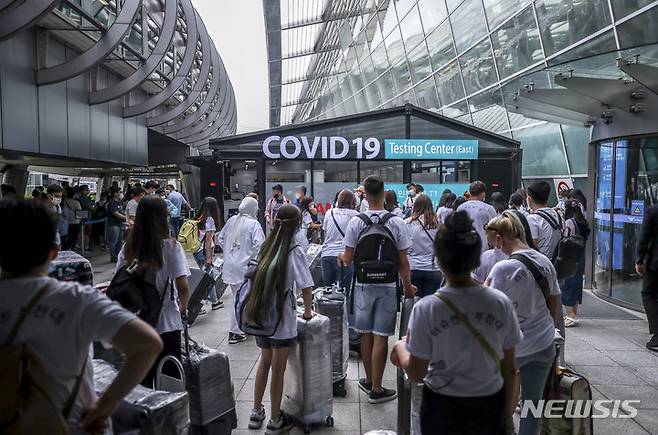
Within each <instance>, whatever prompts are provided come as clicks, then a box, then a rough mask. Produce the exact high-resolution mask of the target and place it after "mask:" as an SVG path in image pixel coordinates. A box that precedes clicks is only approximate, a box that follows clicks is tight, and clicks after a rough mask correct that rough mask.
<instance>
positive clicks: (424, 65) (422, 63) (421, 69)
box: [409, 43, 431, 83]
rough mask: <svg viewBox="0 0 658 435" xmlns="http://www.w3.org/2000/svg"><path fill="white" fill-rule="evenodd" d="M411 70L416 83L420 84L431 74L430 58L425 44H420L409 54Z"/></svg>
mask: <svg viewBox="0 0 658 435" xmlns="http://www.w3.org/2000/svg"><path fill="white" fill-rule="evenodd" d="M409 68H410V69H411V79H412V80H413V82H414V83H419V82H420V81H421V80H423V79H424V78H425V77H427V76H428V75H429V74H430V72H431V68H430V57H429V54H428V53H427V46H426V45H425V43H422V44H420V45H419V46H418V47H416V48H415V49H414V50H413V51H412V52H411V53H409Z"/></svg>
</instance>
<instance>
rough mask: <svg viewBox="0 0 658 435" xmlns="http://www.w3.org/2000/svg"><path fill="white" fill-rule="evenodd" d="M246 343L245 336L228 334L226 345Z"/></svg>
mask: <svg viewBox="0 0 658 435" xmlns="http://www.w3.org/2000/svg"><path fill="white" fill-rule="evenodd" d="M244 341H247V336H246V335H243V334H234V333H232V332H229V333H228V344H238V343H242V342H244Z"/></svg>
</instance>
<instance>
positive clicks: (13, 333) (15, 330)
mask: <svg viewBox="0 0 658 435" xmlns="http://www.w3.org/2000/svg"><path fill="white" fill-rule="evenodd" d="M47 290H48V284H46V285H44V286H43V287H42V288H41V289H39V291H37V292H36V293H35V294H34V296H32V299H30V302H28V303H27V305H26V306H25V307H23V309H21V312H20V314H19V315H18V320H16V323H15V324H14V326H13V327H12V328H11V331H10V332H9V335H8V336H7V338H6V340H5V343H4V345H5V346H9V345H10V344H12V342H13V341H14V339H15V338H16V335H18V331H19V329H20V327H21V325H22V324H23V322H24V321H25V319H27V316H28V315H29V314H30V312H31V311H32V309H33V308H34V307H35V306H36V305H37V303H39V301H40V300H41V298H42V297H43V296H44V295H45V294H46V291H47Z"/></svg>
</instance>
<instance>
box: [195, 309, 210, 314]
mask: <svg viewBox="0 0 658 435" xmlns="http://www.w3.org/2000/svg"><path fill="white" fill-rule="evenodd" d="M205 314H208V312H207V311H206V309H205V308H201V309H200V310H199V314H197V316H203V315H205Z"/></svg>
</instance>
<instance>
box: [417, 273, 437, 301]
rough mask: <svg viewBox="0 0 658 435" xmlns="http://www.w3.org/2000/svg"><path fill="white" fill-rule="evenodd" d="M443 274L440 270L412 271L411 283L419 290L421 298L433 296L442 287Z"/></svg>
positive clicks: (418, 293) (418, 294)
mask: <svg viewBox="0 0 658 435" xmlns="http://www.w3.org/2000/svg"><path fill="white" fill-rule="evenodd" d="M442 281H443V274H442V273H441V272H440V271H438V270H412V271H411V283H412V284H413V285H415V286H416V287H417V288H418V292H417V293H416V296H418V297H419V298H422V297H425V296H429V295H433V294H434V293H436V291H437V290H438V289H439V287H441V282H442Z"/></svg>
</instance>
